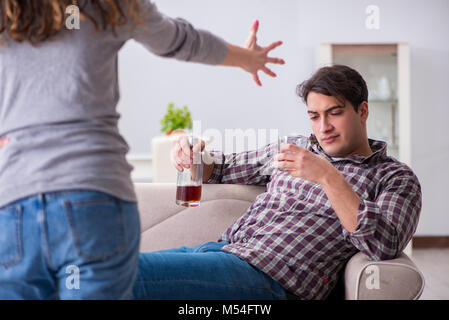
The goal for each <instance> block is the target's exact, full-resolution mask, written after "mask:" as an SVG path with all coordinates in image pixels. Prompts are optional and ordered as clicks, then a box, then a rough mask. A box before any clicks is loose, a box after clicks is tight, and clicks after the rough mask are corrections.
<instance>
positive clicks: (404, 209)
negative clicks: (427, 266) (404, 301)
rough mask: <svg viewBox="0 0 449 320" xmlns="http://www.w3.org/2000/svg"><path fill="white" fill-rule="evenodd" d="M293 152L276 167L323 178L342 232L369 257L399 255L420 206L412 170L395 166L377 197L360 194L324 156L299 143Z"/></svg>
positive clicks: (316, 179) (281, 157)
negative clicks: (361, 196) (301, 146)
mask: <svg viewBox="0 0 449 320" xmlns="http://www.w3.org/2000/svg"><path fill="white" fill-rule="evenodd" d="M286 150H290V151H292V152H295V153H294V154H286V153H281V154H280V155H278V156H276V160H277V161H279V162H278V163H277V165H276V166H277V167H279V168H282V167H288V168H292V167H293V168H295V169H296V170H295V171H291V174H292V175H293V176H297V177H300V178H302V179H306V180H309V181H313V182H316V183H319V184H320V185H321V186H322V187H323V190H324V191H325V193H326V196H327V197H328V199H329V201H330V203H331V205H332V208H333V209H334V211H335V213H336V214H337V216H338V218H339V220H340V221H341V224H342V226H343V230H342V232H343V236H344V237H345V238H346V239H348V240H349V241H350V242H351V243H352V244H353V245H354V246H355V247H356V248H357V249H359V250H360V251H362V252H363V253H364V254H365V255H366V256H367V257H368V258H369V259H371V260H385V259H392V258H394V257H396V256H397V255H398V254H399V253H400V252H402V250H403V249H404V248H405V246H406V245H407V243H408V242H409V241H410V240H411V238H412V236H413V234H414V232H415V230H416V227H417V225H418V219H419V214H420V211H421V187H420V184H419V181H418V179H417V178H416V176H415V175H414V174H413V172H412V171H411V170H410V169H408V168H405V167H401V168H398V169H396V171H394V172H391V173H390V174H389V176H388V177H386V178H385V180H384V181H382V184H381V185H380V186H379V190H381V191H380V192H379V194H377V196H376V199H374V200H368V199H363V198H360V197H359V196H358V195H357V194H356V192H355V191H354V190H353V189H352V187H351V186H350V184H349V183H348V182H347V181H346V180H345V179H344V177H343V175H342V174H341V173H340V172H339V171H338V170H337V169H336V168H335V167H334V166H333V165H332V164H331V163H330V162H329V161H327V160H326V159H325V158H323V157H321V156H319V155H316V154H314V153H313V152H310V151H308V150H305V149H303V148H300V147H298V146H295V145H287V146H283V147H281V151H286Z"/></svg>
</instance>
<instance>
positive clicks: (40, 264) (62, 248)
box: [0, 190, 140, 299]
mask: <svg viewBox="0 0 449 320" xmlns="http://www.w3.org/2000/svg"><path fill="white" fill-rule="evenodd" d="M139 241H140V222H139V213H138V209H137V203H135V202H128V201H123V200H120V199H118V198H116V197H114V196H112V195H109V194H106V193H103V192H99V191H89V190H73V191H61V192H50V193H44V194H39V195H35V196H31V197H27V198H25V199H21V200H19V201H16V202H14V203H11V204H9V205H7V206H5V207H2V208H0V299H57V298H60V299H127V298H131V297H132V287H133V284H134V281H135V278H136V274H137V266H138V256H139V252H138V251H139Z"/></svg>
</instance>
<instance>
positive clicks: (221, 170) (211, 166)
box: [172, 135, 277, 185]
mask: <svg viewBox="0 0 449 320" xmlns="http://www.w3.org/2000/svg"><path fill="white" fill-rule="evenodd" d="M202 150H203V151H204V141H202V142H201V143H198V144H197V145H195V146H193V148H192V149H190V146H189V143H188V138H187V136H185V135H183V136H180V137H179V138H178V139H177V140H176V141H175V143H174V145H173V147H172V162H173V165H174V166H175V168H176V169H177V170H178V171H183V170H184V168H189V167H190V165H191V164H192V163H193V153H195V152H200V151H202ZM192 151H193V152H192ZM276 152H277V144H274V143H272V144H268V145H265V146H264V147H262V148H259V149H257V150H253V151H245V152H240V153H230V154H226V155H225V154H223V153H222V152H221V151H211V152H207V151H204V156H203V162H204V169H203V182H205V183H234V184H248V185H266V184H267V183H268V182H269V180H270V177H271V174H272V172H273V170H274V167H273V165H272V163H273V155H274V154H276Z"/></svg>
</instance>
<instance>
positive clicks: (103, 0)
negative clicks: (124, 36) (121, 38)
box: [0, 0, 144, 45]
mask: <svg viewBox="0 0 449 320" xmlns="http://www.w3.org/2000/svg"><path fill="white" fill-rule="evenodd" d="M88 3H91V5H92V7H93V8H94V9H95V10H96V11H97V12H98V13H99V15H100V17H101V19H99V20H100V21H97V20H96V19H95V18H94V17H93V16H92V15H89V14H88V13H86V11H85V10H84V8H85V6H86V5H87V4H88ZM70 5H76V6H77V7H78V8H79V12H80V20H85V19H86V18H87V19H88V20H90V21H91V22H92V23H93V25H94V27H95V33H97V32H98V30H99V28H100V27H101V28H102V29H103V30H106V29H107V28H108V27H110V28H111V29H112V31H113V32H114V33H115V30H116V28H117V27H119V26H122V25H124V24H126V23H128V21H129V19H131V20H132V22H133V25H134V26H135V25H137V24H141V23H142V21H143V19H144V14H143V12H142V10H141V7H140V5H139V0H80V1H79V0H1V2H0V36H4V35H5V33H6V34H7V35H8V36H9V38H11V39H12V40H14V41H17V42H23V41H28V42H30V43H31V44H33V45H34V44H37V43H39V42H43V41H45V40H47V39H49V38H51V37H52V36H54V35H56V34H57V33H58V32H59V31H60V30H61V29H62V28H64V27H65V21H66V8H67V7H68V6H70Z"/></svg>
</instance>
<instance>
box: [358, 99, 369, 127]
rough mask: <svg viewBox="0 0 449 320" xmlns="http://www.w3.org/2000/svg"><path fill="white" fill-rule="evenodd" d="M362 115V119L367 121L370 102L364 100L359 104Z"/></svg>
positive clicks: (359, 112) (359, 111)
mask: <svg viewBox="0 0 449 320" xmlns="http://www.w3.org/2000/svg"><path fill="white" fill-rule="evenodd" d="M357 113H358V114H359V115H360V119H361V120H363V121H364V122H366V120H368V115H369V110H368V102H366V101H363V102H362V103H361V104H360V105H359V110H358V112H357Z"/></svg>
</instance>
